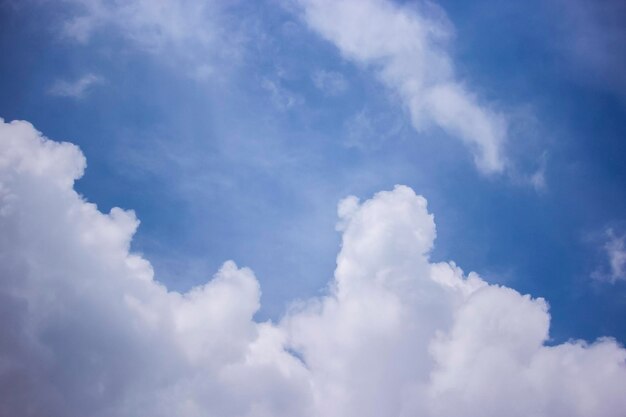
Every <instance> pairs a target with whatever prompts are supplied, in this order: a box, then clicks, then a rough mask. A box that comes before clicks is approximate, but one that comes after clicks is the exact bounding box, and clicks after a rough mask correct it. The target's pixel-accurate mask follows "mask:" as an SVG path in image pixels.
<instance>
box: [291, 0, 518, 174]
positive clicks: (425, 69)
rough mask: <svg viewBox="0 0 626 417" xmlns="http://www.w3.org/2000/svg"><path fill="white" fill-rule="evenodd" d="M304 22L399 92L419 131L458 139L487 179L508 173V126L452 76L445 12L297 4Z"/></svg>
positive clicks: (322, 1)
mask: <svg viewBox="0 0 626 417" xmlns="http://www.w3.org/2000/svg"><path fill="white" fill-rule="evenodd" d="M300 4H301V5H302V8H303V15H304V19H305V20H306V22H307V24H308V25H309V26H310V27H311V28H313V29H314V30H315V31H317V32H318V33H319V34H320V35H321V36H322V37H324V38H325V39H327V40H329V41H330V42H332V43H334V44H335V45H336V46H337V47H338V48H339V50H340V51H341V53H342V54H343V55H344V56H345V57H346V58H348V59H350V60H352V61H355V62H357V63H359V64H363V65H366V66H369V67H372V68H374V69H375V70H376V72H377V74H378V76H379V78H380V79H381V80H382V81H383V82H384V83H385V84H386V85H387V86H388V87H389V88H391V89H392V90H393V91H395V92H396V93H397V94H398V95H399V96H400V98H401V99H402V101H403V102H404V104H405V106H406V107H407V108H408V110H409V112H410V114H411V120H412V122H413V125H414V127H415V128H416V129H417V130H418V131H423V130H424V129H425V128H427V127H428V125H429V124H434V125H436V126H439V127H440V128H442V129H443V130H444V131H446V132H447V133H448V134H450V135H452V136H455V137H458V138H459V139H461V140H462V141H463V142H464V143H465V144H466V145H467V146H468V147H469V148H470V149H471V151H472V153H473V155H474V159H475V162H476V165H477V166H478V168H479V169H480V170H481V171H482V172H484V173H494V172H500V171H502V170H503V169H504V168H505V166H506V158H505V155H504V153H503V145H504V142H505V140H506V136H507V121H506V118H505V117H504V116H502V115H501V114H499V113H497V112H495V111H493V110H491V109H489V108H488V107H486V106H485V105H483V104H481V103H480V101H479V100H478V99H477V98H476V96H475V94H473V93H472V92H471V91H470V90H468V89H467V88H466V87H465V85H464V84H463V83H462V82H461V81H459V80H458V79H457V78H456V77H455V74H454V66H453V63H452V60H451V58H450V55H449V53H448V52H447V47H446V43H447V41H448V39H449V38H450V37H451V34H452V28H451V25H450V23H449V22H448V21H447V20H446V18H445V16H444V14H443V12H441V11H440V10H438V9H437V8H435V7H434V6H432V5H430V7H428V8H426V7H424V8H423V9H422V10H420V9H418V8H417V7H410V6H408V5H402V6H401V5H397V4H394V3H393V2H391V1H386V0H300Z"/></svg>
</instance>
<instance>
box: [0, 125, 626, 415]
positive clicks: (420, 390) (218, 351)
mask: <svg viewBox="0 0 626 417" xmlns="http://www.w3.org/2000/svg"><path fill="white" fill-rule="evenodd" d="M0 155H1V156H2V163H0V184H2V187H0V230H2V231H3V233H2V234H1V235H0V259H2V262H0V278H1V279H0V300H1V301H2V303H1V306H2V308H0V324H1V325H2V329H3V332H2V337H1V339H0V340H1V341H2V343H0V355H1V357H2V359H3V360H2V367H1V368H0V386H2V387H3V389H2V390H0V404H1V406H0V410H1V412H2V413H3V415H7V416H23V415H30V416H35V417H39V416H49V415H54V416H57V415H59V416H61V415H62V416H84V415H106V416H111V417H130V416H137V415H150V416H173V415H176V416H181V417H198V416H206V415H211V416H213V415H214V416H220V417H240V416H248V417H268V416H272V417H292V416H303V417H336V416H342V417H357V416H358V417H380V416H416V415H419V416H424V417H458V416H460V415H463V416H466V417H483V416H511V417H527V416H530V415H542V416H544V415H545V416H548V415H550V416H571V417H587V416H598V417H621V416H622V415H623V410H624V409H626V368H625V367H624V358H626V350H625V349H624V348H623V347H621V346H620V345H619V344H618V343H617V342H615V341H614V340H613V339H610V338H600V339H598V340H597V341H596V342H594V343H592V344H587V343H585V342H582V341H567V342H565V343H562V344H558V345H551V346H546V343H547V341H548V340H549V327H550V315H549V314H548V304H547V302H546V301H545V300H543V299H542V298H533V297H531V296H530V295H522V294H520V293H519V292H517V291H515V290H514V289H512V288H507V287H505V286H501V285H492V284H489V283H488V282H487V281H485V280H484V279H482V278H481V277H480V276H479V275H478V274H476V273H473V272H470V273H469V274H465V273H464V272H463V271H462V270H461V269H460V268H459V267H458V266H456V264H455V263H454V262H440V263H432V261H431V260H430V253H431V251H432V248H433V245H434V240H435V237H436V227H435V222H434V217H433V215H432V214H431V213H430V212H429V210H428V205H427V201H426V199H425V198H424V197H422V196H419V195H417V194H415V192H414V191H413V190H412V189H410V188H409V187H406V186H396V187H394V188H393V190H390V191H383V192H379V193H376V194H375V195H374V196H373V197H371V198H369V199H367V200H366V201H363V202H360V201H359V199H358V198H357V197H355V196H351V197H348V198H347V199H344V200H342V202H341V203H340V204H339V207H338V215H339V224H338V226H337V230H338V231H340V232H341V239H342V243H341V248H340V250H339V254H338V255H337V258H336V270H335V273H334V278H333V279H332V280H331V282H330V284H329V287H328V288H329V290H328V291H327V293H326V294H325V295H323V296H320V297H313V298H311V299H308V300H306V301H301V302H297V303H294V304H293V305H292V306H291V308H290V309H289V310H288V311H287V312H286V313H285V314H284V316H283V318H282V319H281V320H280V321H279V322H270V321H267V322H258V321H256V320H255V313H256V312H257V311H258V309H259V307H260V302H261V299H260V295H261V293H260V283H259V281H258V280H257V278H256V277H255V275H254V273H253V272H252V271H251V270H250V269H248V268H240V267H238V266H237V265H236V264H235V263H234V262H232V261H227V262H225V263H224V264H223V266H222V267H221V268H220V269H219V271H218V272H217V273H216V274H215V275H214V276H213V277H212V278H211V279H209V280H208V281H207V282H205V283H204V284H202V285H198V286H196V287H194V288H192V289H191V290H189V291H187V292H184V293H181V292H177V291H173V290H171V289H168V288H166V287H165V286H164V285H162V284H160V283H159V282H157V281H156V280H155V276H154V270H153V268H152V265H151V264H150V262H148V261H147V260H146V259H144V258H143V257H142V256H141V255H140V254H137V253H132V252H131V251H130V248H131V241H132V239H133V235H134V233H135V231H136V229H137V227H138V224H139V222H138V220H137V218H136V216H135V213H134V212H132V211H125V210H122V209H120V208H117V207H115V208H112V209H111V210H110V212H109V213H103V212H101V211H99V209H98V208H97V207H96V205H94V204H91V203H89V202H87V201H86V200H85V197H83V196H82V195H80V194H79V193H77V192H76V191H75V189H74V188H73V185H74V181H75V180H76V179H78V178H80V176H81V175H82V173H83V171H84V168H85V158H84V156H83V155H82V153H81V152H80V150H79V149H78V147H76V146H74V145H72V144H70V143H67V142H65V143H58V142H54V141H51V140H48V139H46V138H45V137H42V135H41V133H39V132H38V131H37V130H36V129H35V128H34V127H33V126H32V125H31V124H29V123H27V122H23V121H15V122H11V123H4V121H3V120H2V119H0ZM300 238H301V239H310V236H309V235H308V234H306V233H304V234H301V235H300ZM617 248H618V251H622V250H623V242H622V243H621V244H619V245H618V246H617ZM619 265H622V264H619ZM619 267H620V268H622V266H619ZM283 272H284V274H285V276H290V273H291V272H292V271H290V270H285V271H283ZM16 381H18V382H19V383H15V382H16ZM468 381H471V383H468ZM581 393H582V394H584V395H581ZM564 398H566V399H567V401H563V399H564ZM60 399H62V400H60Z"/></svg>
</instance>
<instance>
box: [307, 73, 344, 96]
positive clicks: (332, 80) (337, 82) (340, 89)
mask: <svg viewBox="0 0 626 417" xmlns="http://www.w3.org/2000/svg"><path fill="white" fill-rule="evenodd" d="M311 78H312V79H313V84H315V87H317V88H318V89H319V90H320V91H322V92H323V93H324V94H326V95H329V96H338V95H340V94H343V93H344V92H345V91H346V90H347V89H348V81H347V80H346V77H344V76H343V74H341V73H340V72H335V71H326V70H317V71H315V72H314V73H313V75H312V77H311Z"/></svg>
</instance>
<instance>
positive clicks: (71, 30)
mask: <svg viewBox="0 0 626 417" xmlns="http://www.w3.org/2000/svg"><path fill="white" fill-rule="evenodd" d="M63 1H64V2H65V3H66V4H68V5H70V6H71V8H69V9H68V10H69V12H68V14H67V15H66V16H65V20H64V21H63V24H62V26H61V33H62V35H63V36H64V37H66V38H67V39H71V40H74V41H76V42H79V43H88V42H89V41H90V40H91V39H92V38H93V37H94V35H96V34H97V33H99V32H102V31H105V30H108V31H110V33H113V34H114V35H115V36H119V37H121V38H122V39H124V40H125V41H127V42H128V43H129V44H130V45H133V46H135V47H137V48H140V49H143V50H146V51H149V52H152V53H155V54H160V55H162V56H163V57H164V58H166V59H167V61H168V62H171V63H173V64H175V65H176V66H177V68H178V69H180V70H182V72H183V73H184V72H186V73H187V75H188V76H189V77H192V78H195V79H198V80H206V79H208V78H212V77H216V67H219V66H221V65H224V64H225V63H226V62H235V61H237V60H238V59H239V56H240V52H241V51H240V50H241V48H240V46H239V45H240V43H241V42H242V34H241V33H239V32H238V31H237V30H236V28H234V27H229V30H228V31H227V32H228V33H226V26H229V25H230V24H231V23H232V22H229V19H228V18H227V17H226V16H225V15H224V13H223V11H224V9H225V6H226V5H225V4H224V3H222V2H219V1H195V0H159V1H153V0H128V1H122V2H119V1H108V0H63Z"/></svg>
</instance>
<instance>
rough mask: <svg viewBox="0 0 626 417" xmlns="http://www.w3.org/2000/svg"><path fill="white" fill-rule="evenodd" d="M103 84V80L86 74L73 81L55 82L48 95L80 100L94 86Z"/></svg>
mask: <svg viewBox="0 0 626 417" xmlns="http://www.w3.org/2000/svg"><path fill="white" fill-rule="evenodd" d="M103 82H104V79H103V78H102V77H100V76H99V75H95V74H86V75H83V76H82V77H80V78H78V79H76V80H74V81H66V80H56V81H55V82H54V83H53V84H52V86H51V87H50V89H49V90H48V93H49V94H50V95H53V96H59V97H70V98H82V97H84V96H85V94H87V93H88V92H89V90H91V89H92V88H93V87H94V86H96V85H98V84H102V83H103Z"/></svg>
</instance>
